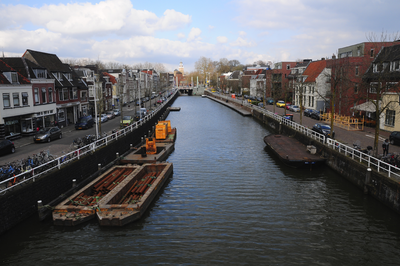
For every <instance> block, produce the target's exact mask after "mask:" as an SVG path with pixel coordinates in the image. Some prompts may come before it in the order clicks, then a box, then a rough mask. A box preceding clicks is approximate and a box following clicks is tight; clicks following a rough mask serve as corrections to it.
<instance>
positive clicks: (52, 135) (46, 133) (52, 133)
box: [33, 127, 62, 142]
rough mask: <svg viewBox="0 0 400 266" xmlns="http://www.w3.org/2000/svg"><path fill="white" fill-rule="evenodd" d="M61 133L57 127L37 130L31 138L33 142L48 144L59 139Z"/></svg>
mask: <svg viewBox="0 0 400 266" xmlns="http://www.w3.org/2000/svg"><path fill="white" fill-rule="evenodd" d="M61 138H62V132H61V129H60V128H59V127H50V128H44V129H41V130H39V131H38V132H37V133H36V134H35V136H34V137H33V141H34V142H50V141H52V140H55V139H61Z"/></svg>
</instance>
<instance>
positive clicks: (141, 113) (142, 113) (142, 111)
mask: <svg viewBox="0 0 400 266" xmlns="http://www.w3.org/2000/svg"><path fill="white" fill-rule="evenodd" d="M146 115H147V110H146V108H140V110H138V111H136V115H135V119H136V120H137V121H138V120H140V117H142V118H143V117H145V116H146Z"/></svg>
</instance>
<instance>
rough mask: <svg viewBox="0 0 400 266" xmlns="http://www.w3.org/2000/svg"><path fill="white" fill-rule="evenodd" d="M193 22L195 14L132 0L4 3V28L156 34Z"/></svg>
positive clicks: (1, 21)
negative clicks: (157, 10)
mask: <svg viewBox="0 0 400 266" xmlns="http://www.w3.org/2000/svg"><path fill="white" fill-rule="evenodd" d="M190 22H191V16H189V15H184V14H182V13H180V12H177V11H175V10H170V9H169V10H166V11H165V12H164V14H163V16H162V17H157V15H156V14H154V13H152V12H150V11H147V10H136V9H133V6H132V3H131V1H130V0H104V1H101V2H99V3H96V4H91V3H88V2H86V3H72V4H66V5H64V4H57V5H54V4H52V5H43V6H42V7H40V8H33V7H28V6H23V5H16V6H12V5H8V6H5V5H2V6H1V9H0V29H7V28H8V29H9V28H12V27H21V25H29V24H31V25H37V26H39V27H43V28H45V29H46V30H48V31H52V32H55V33H62V34H64V35H83V36H86V37H89V36H95V35H97V36H103V35H106V34H110V33H112V34H117V35H126V36H131V35H132V34H141V35H152V34H154V32H156V31H169V30H175V29H178V28H181V27H184V26H185V25H187V24H189V23H190Z"/></svg>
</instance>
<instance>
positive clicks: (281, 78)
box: [265, 62, 296, 101]
mask: <svg viewBox="0 0 400 266" xmlns="http://www.w3.org/2000/svg"><path fill="white" fill-rule="evenodd" d="M295 66H296V62H278V63H275V65H274V69H268V70H267V71H266V77H265V83H266V84H265V89H266V92H265V97H267V98H268V97H269V98H273V99H278V98H285V99H288V100H289V101H291V100H292V97H293V96H292V90H290V89H289V83H288V79H287V76H288V75H289V74H290V73H291V69H292V68H293V67H295Z"/></svg>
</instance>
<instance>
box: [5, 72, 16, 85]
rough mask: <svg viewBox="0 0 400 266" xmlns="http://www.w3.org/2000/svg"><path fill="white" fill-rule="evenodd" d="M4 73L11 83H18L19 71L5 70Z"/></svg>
mask: <svg viewBox="0 0 400 266" xmlns="http://www.w3.org/2000/svg"><path fill="white" fill-rule="evenodd" d="M3 75H4V76H5V77H6V78H7V79H8V81H9V82H10V83H11V84H15V83H18V73H17V72H3Z"/></svg>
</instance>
